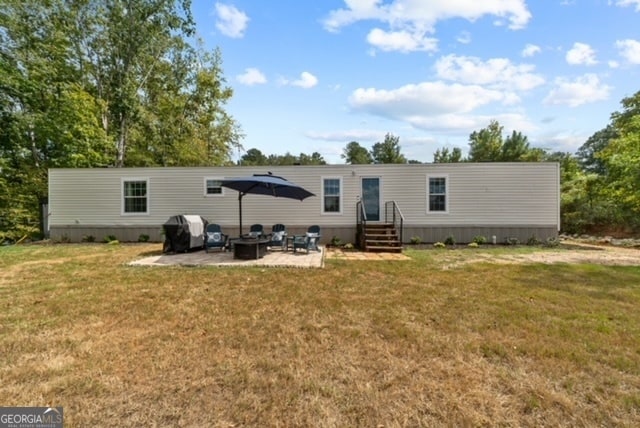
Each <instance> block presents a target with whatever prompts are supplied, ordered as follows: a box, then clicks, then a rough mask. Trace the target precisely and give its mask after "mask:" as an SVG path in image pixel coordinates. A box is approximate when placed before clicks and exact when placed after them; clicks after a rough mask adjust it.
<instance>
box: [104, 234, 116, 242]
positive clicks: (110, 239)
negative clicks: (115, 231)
mask: <svg viewBox="0 0 640 428" xmlns="http://www.w3.org/2000/svg"><path fill="white" fill-rule="evenodd" d="M117 240H118V238H116V237H115V235H107V236H105V237H104V238H102V242H104V243H105V244H109V243H111V242H113V241H117Z"/></svg>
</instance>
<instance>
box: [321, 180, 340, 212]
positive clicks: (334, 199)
mask: <svg viewBox="0 0 640 428" xmlns="http://www.w3.org/2000/svg"><path fill="white" fill-rule="evenodd" d="M322 213H323V214H341V213H342V178H340V177H323V178H322Z"/></svg>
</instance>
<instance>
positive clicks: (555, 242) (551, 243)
mask: <svg viewBox="0 0 640 428" xmlns="http://www.w3.org/2000/svg"><path fill="white" fill-rule="evenodd" d="M544 245H545V246H547V247H557V246H558V245H560V239H558V238H556V237H554V236H551V237H549V238H547V240H546V241H545V242H544Z"/></svg>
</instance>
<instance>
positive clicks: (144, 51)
mask: <svg viewBox="0 0 640 428" xmlns="http://www.w3.org/2000/svg"><path fill="white" fill-rule="evenodd" d="M190 3H191V2H190V0H47V1H41V0H2V7H1V8H0V234H4V236H6V235H7V234H8V233H11V234H15V235H17V236H23V234H27V233H30V232H32V231H33V227H34V226H33V225H34V219H37V217H38V204H39V202H38V201H39V199H40V198H41V197H44V196H46V194H47V170H48V168H80V167H125V166H127V167H130V166H178V165H180V166H198V165H202V166H204V165H223V164H229V163H231V153H232V150H233V149H234V148H236V147H238V146H239V145H240V139H241V137H242V132H241V129H240V126H239V124H238V123H237V122H236V121H235V119H234V118H233V117H232V116H230V115H229V114H228V113H227V112H226V111H225V104H226V103H227V101H228V100H229V99H230V98H231V97H232V95H233V91H232V89H231V88H230V87H228V86H227V85H226V81H225V78H224V75H223V71H222V57H221V53H220V51H219V50H217V49H215V50H212V51H207V50H205V49H204V48H203V47H202V46H203V44H202V43H201V42H200V41H199V40H197V39H194V34H195V23H194V20H193V17H192V15H191V11H190ZM0 241H2V236H0Z"/></svg>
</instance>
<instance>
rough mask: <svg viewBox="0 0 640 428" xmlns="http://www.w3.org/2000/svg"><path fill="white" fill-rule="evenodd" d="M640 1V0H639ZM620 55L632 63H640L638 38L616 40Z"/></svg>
mask: <svg viewBox="0 0 640 428" xmlns="http://www.w3.org/2000/svg"><path fill="white" fill-rule="evenodd" d="M638 1H640V0H638ZM616 48H618V50H619V52H620V55H621V56H622V57H623V58H624V59H626V60H627V61H628V62H630V63H631V64H640V42H639V41H637V40H632V39H627V40H618V41H616Z"/></svg>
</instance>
